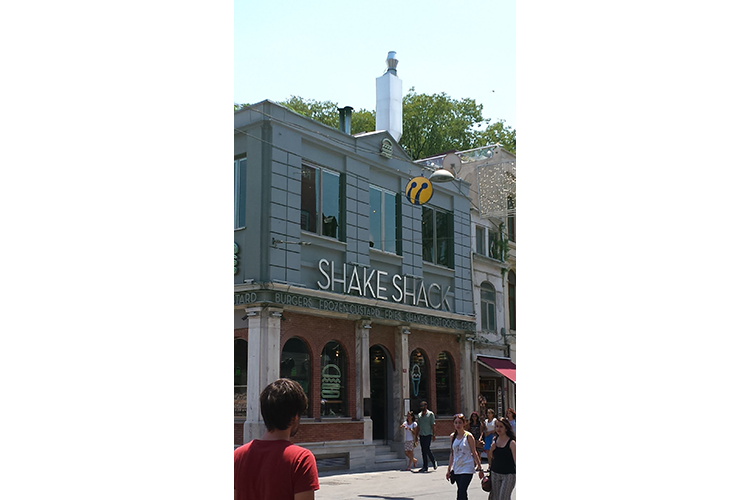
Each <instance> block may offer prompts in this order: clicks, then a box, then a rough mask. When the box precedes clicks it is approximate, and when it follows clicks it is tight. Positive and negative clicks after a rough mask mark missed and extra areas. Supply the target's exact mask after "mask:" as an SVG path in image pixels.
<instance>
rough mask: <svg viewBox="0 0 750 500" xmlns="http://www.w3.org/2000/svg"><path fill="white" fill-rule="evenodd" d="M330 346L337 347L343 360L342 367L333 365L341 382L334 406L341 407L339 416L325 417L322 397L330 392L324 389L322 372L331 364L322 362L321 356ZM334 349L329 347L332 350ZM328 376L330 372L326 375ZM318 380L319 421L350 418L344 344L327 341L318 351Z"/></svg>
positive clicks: (347, 366) (347, 369) (347, 361)
mask: <svg viewBox="0 0 750 500" xmlns="http://www.w3.org/2000/svg"><path fill="white" fill-rule="evenodd" d="M331 344H335V345H338V348H339V349H340V351H341V354H343V355H342V356H341V357H342V358H343V366H338V365H334V366H336V367H337V368H338V370H339V372H340V376H341V379H340V380H341V382H342V384H340V385H339V399H338V402H337V403H336V404H338V405H341V415H326V414H325V413H324V411H325V405H324V403H323V401H325V400H326V398H325V397H324V393H323V391H324V390H331V389H330V388H328V387H326V388H324V386H323V384H324V382H323V372H324V370H325V369H326V368H327V367H328V366H329V365H331V364H332V363H326V364H324V362H323V354H324V353H325V351H326V349H328V346H329V345H331ZM333 348H334V347H331V349H333ZM326 374H327V375H329V376H330V374H331V373H330V372H329V373H326ZM319 380H320V386H319V387H318V392H319V395H320V401H321V404H320V418H321V419H329V418H343V417H350V416H351V415H350V411H349V386H348V384H349V356H348V354H347V352H346V349H345V348H344V344H342V343H341V342H340V341H338V340H329V341H328V342H326V343H325V345H323V348H322V349H321V350H320V373H319Z"/></svg>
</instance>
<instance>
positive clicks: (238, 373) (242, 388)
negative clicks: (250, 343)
mask: <svg viewBox="0 0 750 500" xmlns="http://www.w3.org/2000/svg"><path fill="white" fill-rule="evenodd" d="M234 416H235V417H246V416H247V341H246V340H242V339H234Z"/></svg>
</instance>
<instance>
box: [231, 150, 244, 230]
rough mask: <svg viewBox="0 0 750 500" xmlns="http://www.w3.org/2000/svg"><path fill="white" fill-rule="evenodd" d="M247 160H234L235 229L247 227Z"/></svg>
mask: <svg viewBox="0 0 750 500" xmlns="http://www.w3.org/2000/svg"><path fill="white" fill-rule="evenodd" d="M246 189H247V158H240V159H239V160H234V228H235V229H240V228H243V227H245V211H246V208H245V203H246V193H245V191H246Z"/></svg>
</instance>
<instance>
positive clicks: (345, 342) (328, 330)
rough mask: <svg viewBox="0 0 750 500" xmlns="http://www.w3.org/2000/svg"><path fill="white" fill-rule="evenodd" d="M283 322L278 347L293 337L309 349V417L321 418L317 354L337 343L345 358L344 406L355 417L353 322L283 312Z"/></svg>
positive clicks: (320, 367)
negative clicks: (310, 413)
mask: <svg viewBox="0 0 750 500" xmlns="http://www.w3.org/2000/svg"><path fill="white" fill-rule="evenodd" d="M284 317H285V318H286V321H282V322H281V344H280V345H281V348H282V349H283V348H284V344H285V343H286V341H287V340H289V339H290V338H292V337H299V338H300V339H302V340H303V341H304V342H305V344H307V347H308V349H310V358H311V362H312V363H311V364H312V366H311V373H312V377H311V379H312V380H310V406H311V408H312V417H313V418H316V419H317V418H320V371H321V369H322V366H321V365H320V355H321V353H322V352H323V348H324V347H325V345H326V344H327V343H328V342H331V341H334V340H335V341H337V342H338V343H339V344H341V347H342V348H343V349H344V353H345V355H346V365H347V367H348V370H347V373H346V381H345V384H346V385H345V386H344V390H345V391H346V399H347V407H348V409H349V411H348V413H349V416H352V415H355V414H356V412H355V409H356V406H355V405H356V402H355V396H356V387H355V381H356V379H355V376H356V371H355V364H356V359H355V354H356V346H355V338H354V328H355V324H354V322H353V321H348V320H344V319H333V318H323V317H319V316H307V315H304V314H298V313H292V312H286V311H285V312H284Z"/></svg>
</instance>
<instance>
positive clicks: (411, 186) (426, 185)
mask: <svg viewBox="0 0 750 500" xmlns="http://www.w3.org/2000/svg"><path fill="white" fill-rule="evenodd" d="M404 193H405V194H406V198H407V199H408V200H409V202H411V204H412V205H424V204H425V203H427V202H428V201H430V199H431V198H432V183H431V182H430V179H428V178H427V177H414V178H413V179H411V180H410V181H409V183H408V184H407V185H406V190H405V191H404Z"/></svg>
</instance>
